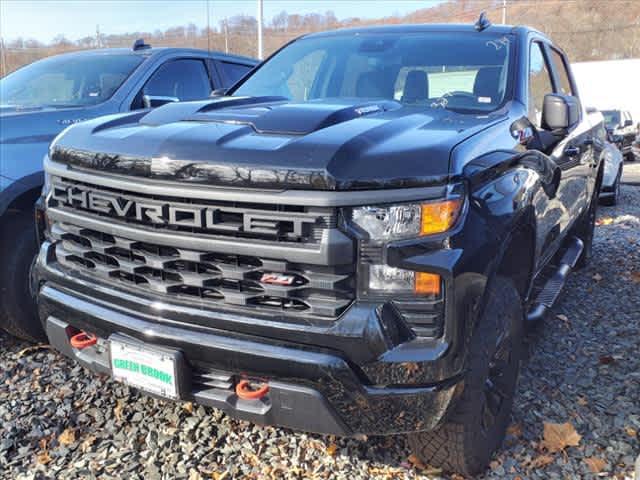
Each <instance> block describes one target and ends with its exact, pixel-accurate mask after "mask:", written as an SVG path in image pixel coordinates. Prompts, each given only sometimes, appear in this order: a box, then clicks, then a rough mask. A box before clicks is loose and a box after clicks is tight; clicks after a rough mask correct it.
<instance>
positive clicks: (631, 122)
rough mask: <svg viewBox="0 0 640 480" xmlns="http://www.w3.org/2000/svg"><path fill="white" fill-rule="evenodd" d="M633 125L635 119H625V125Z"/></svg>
mask: <svg viewBox="0 0 640 480" xmlns="http://www.w3.org/2000/svg"><path fill="white" fill-rule="evenodd" d="M632 125H633V120H625V121H624V124H623V125H622V126H623V127H631V126H632Z"/></svg>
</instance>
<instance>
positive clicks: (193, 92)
mask: <svg viewBox="0 0 640 480" xmlns="http://www.w3.org/2000/svg"><path fill="white" fill-rule="evenodd" d="M210 94H211V83H210V81H209V74H208V73H207V67H206V66H205V64H204V61H202V60H198V59H187V58H184V59H179V60H170V61H168V62H167V63H165V64H164V65H162V66H160V67H159V68H158V69H157V70H156V71H155V72H154V73H153V75H151V78H149V80H148V81H147V83H146V84H145V86H144V87H142V90H141V91H140V93H139V94H138V95H137V96H136V99H135V100H134V103H133V105H132V108H134V109H135V108H142V107H143V105H142V96H143V95H149V96H154V97H156V96H157V97H172V98H176V99H178V100H179V101H189V100H201V99H204V98H207V97H209V95H210Z"/></svg>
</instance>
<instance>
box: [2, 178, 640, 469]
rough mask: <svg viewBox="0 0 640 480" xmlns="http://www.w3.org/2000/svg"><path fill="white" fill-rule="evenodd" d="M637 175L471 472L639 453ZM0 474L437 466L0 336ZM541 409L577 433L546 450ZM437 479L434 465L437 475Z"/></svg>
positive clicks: (584, 465)
mask: <svg viewBox="0 0 640 480" xmlns="http://www.w3.org/2000/svg"><path fill="white" fill-rule="evenodd" d="M639 291H640V187H631V186H625V187H623V189H622V202H621V205H620V206H618V207H614V208H601V210H600V214H599V226H598V227H597V233H596V243H595V257H594V260H593V262H592V264H591V265H590V266H589V267H588V268H587V269H585V270H584V271H581V272H578V273H575V274H574V275H572V276H571V278H570V280H569V282H568V286H567V289H566V292H565V295H564V297H563V299H562V301H561V302H560V304H559V305H558V306H557V307H556V309H555V312H554V314H553V315H551V317H550V318H549V320H548V321H547V323H546V325H545V327H546V328H544V329H540V330H539V331H538V332H535V333H534V334H532V335H531V336H530V338H529V344H530V349H529V351H530V355H529V358H528V360H527V362H526V364H525V365H524V368H523V371H522V375H521V381H520V386H519V391H518V395H517V399H516V402H515V405H516V406H515V409H514V415H513V417H514V420H513V422H514V423H513V425H512V426H511V427H510V433H509V435H508V437H507V440H506V442H505V446H504V448H503V449H502V450H501V452H500V453H499V455H498V456H497V458H496V459H495V461H494V462H493V463H492V465H491V469H490V470H489V471H488V472H487V474H486V476H485V477H483V478H511V479H518V478H520V479H524V478H540V479H543V478H544V479H548V478H551V479H553V478H558V479H560V478H562V479H565V478H590V477H592V476H594V473H592V470H591V468H593V469H594V470H593V471H599V472H600V473H599V475H600V476H601V477H606V478H617V479H631V478H633V476H634V475H633V473H632V471H633V469H634V468H633V463H634V461H635V459H636V457H637V456H638V454H639V453H640V438H639V437H638V435H639V434H638V432H640V402H639V399H640V357H639V355H638V350H639V342H640V340H639V339H640V294H639V293H638V292H639ZM0 368H1V369H2V370H1V371H0V477H2V478H12V479H27V478H60V479H65V478H124V477H125V476H126V477H128V478H129V479H131V480H133V479H138V478H145V479H155V478H179V477H180V478H188V479H190V480H196V479H199V478H214V479H218V480H220V479H222V478H226V479H230V478H332V479H333V478H337V479H340V478H344V479H368V478H429V479H434V478H442V476H441V475H440V473H439V472H437V471H434V470H433V469H430V468H429V467H426V466H424V465H420V464H419V463H418V462H415V461H412V458H411V457H409V456H408V451H407V450H408V449H407V445H406V443H405V441H404V440H403V439H402V438H370V439H369V440H368V441H366V442H364V441H359V440H353V439H349V440H347V439H336V438H330V437H322V436H317V435H308V434H302V433H294V432H292V431H290V430H285V429H277V428H269V427H259V426H253V425H250V424H248V423H244V422H238V421H235V420H232V419H230V418H229V417H227V416H226V415H224V414H222V413H221V412H220V411H216V410H212V409H205V408H203V407H200V406H197V405H191V404H174V403H170V402H163V401H160V400H156V399H152V398H149V397H146V396H144V395H140V394H138V393H136V392H134V391H132V390H129V389H128V388H126V387H124V386H121V385H119V384H117V383H114V382H112V381H110V380H107V379H105V378H99V377H97V376H95V375H93V374H91V373H90V372H87V371H85V370H84V369H82V368H81V367H78V366H76V365H74V364H73V363H72V362H70V361H68V360H66V359H65V358H63V357H62V356H61V355H58V354H57V353H55V352H53V351H51V350H49V349H47V348H37V347H36V348H34V347H31V346H30V345H28V344H25V343H20V342H16V341H14V340H12V339H10V338H9V337H7V336H0ZM545 422H552V423H566V422H569V423H570V424H571V425H572V426H573V427H575V429H576V430H577V432H578V433H579V435H581V439H580V440H579V442H578V446H572V447H568V448H566V449H565V450H564V451H563V452H559V453H548V452H546V451H545V450H544V449H543V447H542V445H541V443H542V442H541V440H542V437H543V426H544V423H545ZM445 478H446V477H445ZM453 478H457V479H459V478H460V477H456V476H454V477H453Z"/></svg>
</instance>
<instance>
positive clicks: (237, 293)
mask: <svg viewBox="0 0 640 480" xmlns="http://www.w3.org/2000/svg"><path fill="white" fill-rule="evenodd" d="M51 235H52V239H53V240H54V241H55V242H56V247H55V252H56V258H57V260H58V262H59V263H60V264H61V265H62V266H63V267H65V268H66V269H68V270H71V271H74V272H76V273H78V274H80V275H83V276H85V277H89V278H94V277H95V278H96V279H99V280H102V281H105V282H109V283H111V284H115V285H121V286H122V285H126V286H127V287H128V288H133V289H136V290H137V291H140V292H146V293H149V294H152V295H162V296H164V297H165V298H167V297H168V298H175V299H184V300H190V301H194V300H197V301H198V302H203V303H206V304H211V305H212V306H215V305H218V306H235V307H240V308H246V309H255V310H259V311H264V312H268V311H271V312H273V311H279V312H282V313H288V312H289V313H298V314H309V315H314V316H318V317H331V318H334V317H337V316H338V315H340V313H342V312H343V311H344V310H345V309H346V308H347V306H348V305H349V304H350V303H351V302H352V300H353V297H354V293H353V292H354V287H353V271H352V269H353V267H352V266H351V265H346V266H336V267H328V266H321V265H307V264H301V263H291V262H288V261H286V260H275V259H269V258H262V257H258V256H251V255H237V254H231V253H220V252H215V251H199V250H193V249H185V248H176V247H173V246H167V245H159V244H155V243H149V242H143V241H138V240H136V239H133V238H126V237H122V236H116V235H112V234H108V233H104V232H101V231H97V230H94V229H89V228H85V227H82V226H78V225H73V224H70V223H65V222H55V223H54V224H53V226H52V229H51Z"/></svg>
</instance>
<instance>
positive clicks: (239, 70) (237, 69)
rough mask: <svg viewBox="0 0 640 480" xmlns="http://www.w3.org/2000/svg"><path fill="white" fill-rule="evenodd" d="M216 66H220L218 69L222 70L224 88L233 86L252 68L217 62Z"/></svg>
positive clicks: (238, 64) (233, 63)
mask: <svg viewBox="0 0 640 480" xmlns="http://www.w3.org/2000/svg"><path fill="white" fill-rule="evenodd" d="M218 65H220V68H221V69H222V77H223V80H224V86H225V87H230V86H232V85H233V84H235V83H236V82H237V81H238V80H240V79H241V78H242V77H244V76H245V75H246V74H247V73H249V72H250V71H251V69H252V68H253V67H252V66H251V65H245V64H242V63H235V62H224V61H219V62H218Z"/></svg>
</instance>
